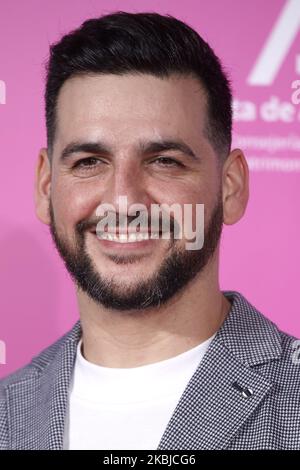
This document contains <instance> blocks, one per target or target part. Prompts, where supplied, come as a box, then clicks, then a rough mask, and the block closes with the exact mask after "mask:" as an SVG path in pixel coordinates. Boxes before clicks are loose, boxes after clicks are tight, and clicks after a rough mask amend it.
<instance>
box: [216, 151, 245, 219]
mask: <svg viewBox="0 0 300 470" xmlns="http://www.w3.org/2000/svg"><path fill="white" fill-rule="evenodd" d="M222 184H223V214H224V218H223V222H224V224H227V225H232V224H235V223H236V222H238V221H239V220H240V219H241V218H242V216H243V214H244V212H245V210H246V207H247V203H248V199H249V168H248V164H247V161H246V158H245V156H244V154H243V152H242V151H241V150H240V149H235V150H233V151H231V152H230V154H229V155H228V157H227V159H226V160H225V163H224V165H223V176H222Z"/></svg>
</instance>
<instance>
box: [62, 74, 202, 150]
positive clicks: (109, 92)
mask: <svg viewBox="0 0 300 470" xmlns="http://www.w3.org/2000/svg"><path fill="white" fill-rule="evenodd" d="M205 121H206V97H205V92H204V90H203V88H202V87H201V84H200V82H199V81H198V80H197V79H196V78H194V77H192V76H184V77H183V76H176V75H172V76H170V77H168V78H163V79H162V78H158V77H154V76H152V75H148V74H139V75H138V74H125V75H113V74H105V75H99V74H97V75H82V76H77V77H72V78H71V79H68V80H67V81H66V82H65V83H64V85H63V86H62V88H61V90H60V93H59V96H58V102H57V130H56V131H57V140H59V141H61V144H62V145H63V144H66V143H68V141H70V140H73V139H75V138H76V139H78V138H82V139H84V138H92V139H93V138H105V137H107V138H111V139H113V138H115V139H116V138H118V139H119V141H120V142H122V141H123V142H125V141H128V142H129V140H130V139H134V138H148V137H151V136H152V137H153V134H157V135H169V136H177V137H183V138H188V139H191V140H193V139H195V138H197V139H199V137H200V135H201V134H202V131H203V129H204V125H205Z"/></svg>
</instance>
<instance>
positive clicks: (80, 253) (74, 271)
mask: <svg viewBox="0 0 300 470" xmlns="http://www.w3.org/2000/svg"><path fill="white" fill-rule="evenodd" d="M49 212H50V218H51V223H50V231H51V235H52V238H53V241H54V243H55V245H56V248H57V250H58V252H59V254H60V256H61V258H62V259H63V261H64V263H65V266H66V268H67V270H68V271H69V273H70V275H71V276H72V278H73V280H74V282H75V283H76V285H77V287H78V288H79V289H81V290H82V291H84V292H85V293H86V294H87V295H88V296H89V297H90V298H92V299H93V300H94V301H95V302H97V303H99V304H101V305H103V306H104V307H106V308H108V309H114V310H119V311H122V310H123V311H124V310H144V309H147V308H151V307H159V306H160V305H162V304H165V303H166V302H167V301H168V300H170V299H171V298H172V297H173V296H174V295H175V294H177V293H179V292H180V291H181V290H182V289H183V288H184V287H185V286H186V285H187V284H188V283H189V282H190V281H191V280H192V279H194V278H195V276H196V275H197V274H199V273H201V271H203V269H204V267H205V266H206V265H207V263H208V261H209V260H210V258H211V257H212V255H213V254H214V252H215V250H216V248H217V246H218V242H219V239H220V237H221V233H222V225H223V205H222V198H221V196H219V198H218V202H217V204H216V206H215V208H214V210H213V212H212V214H211V218H210V221H209V224H208V226H207V228H206V230H205V234H204V235H205V236H204V245H203V247H202V249H201V250H185V249H181V250H179V249H178V247H177V246H176V240H174V238H173V239H171V240H170V243H171V246H170V250H169V251H168V255H167V257H166V258H165V260H164V261H163V262H162V264H161V266H160V268H159V270H158V272H157V273H156V274H155V276H153V277H152V278H151V279H149V280H147V281H140V282H139V283H138V284H135V286H134V287H128V288H127V289H126V291H125V292H124V291H123V292H120V289H119V287H118V285H117V284H116V283H115V282H114V281H113V280H110V281H107V280H105V279H103V278H102V277H101V274H99V273H98V272H97V270H96V268H95V266H94V263H93V260H92V259H91V258H90V256H89V254H88V253H87V252H86V247H85V233H86V230H87V227H88V223H85V222H84V221H83V222H79V223H78V224H77V225H76V227H75V238H76V246H75V249H70V247H69V246H68V244H67V243H66V242H65V241H64V240H63V239H62V238H61V237H59V235H58V233H57V230H56V225H55V220H54V212H53V207H52V202H50V206H49ZM110 259H111V260H113V261H114V262H115V263H119V264H121V263H128V269H130V263H133V262H136V260H137V259H138V258H137V257H134V256H131V257H130V256H128V257H126V258H124V257H123V258H121V257H117V256H110Z"/></svg>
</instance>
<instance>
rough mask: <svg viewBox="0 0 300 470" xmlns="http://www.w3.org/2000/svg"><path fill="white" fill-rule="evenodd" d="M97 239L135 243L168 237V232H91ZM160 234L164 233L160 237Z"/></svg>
mask: <svg viewBox="0 0 300 470" xmlns="http://www.w3.org/2000/svg"><path fill="white" fill-rule="evenodd" d="M92 233H93V234H94V235H96V237H97V238H98V239H99V240H106V241H110V242H115V243H137V242H143V241H147V240H159V239H160V238H164V239H167V238H170V234H169V233H168V232H154V233H151V232H131V233H130V232H129V233H128V232H127V233H114V232H108V231H104V232H96V231H93V232H92ZM162 235H164V236H163V237H162Z"/></svg>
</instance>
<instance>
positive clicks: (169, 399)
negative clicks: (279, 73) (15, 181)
mask: <svg viewBox="0 0 300 470" xmlns="http://www.w3.org/2000/svg"><path fill="white" fill-rule="evenodd" d="M45 99H46V122H47V140H48V142H47V144H48V145H47V148H43V149H41V151H40V154H39V159H38V165H37V172H36V208H37V215H38V217H39V219H40V220H41V221H42V222H44V223H46V224H48V225H49V226H50V230H51V234H52V237H53V240H54V242H55V244H56V247H57V249H58V251H59V253H60V255H61V257H62V259H63V260H64V263H65V265H66V267H67V269H68V271H69V272H70V274H71V276H72V278H73V279H74V282H75V284H76V287H77V296H78V305H79V312H80V321H79V322H78V323H77V324H76V325H75V326H74V328H73V329H72V330H71V331H70V332H69V333H67V334H66V335H65V336H64V337H63V338H61V339H60V340H59V341H58V342H57V343H55V344H53V345H52V346H50V347H49V348H47V349H46V350H45V351H43V352H42V353H41V354H40V355H39V356H37V357H35V358H34V359H33V360H32V362H31V363H30V364H29V365H28V366H27V367H25V368H23V369H21V370H20V371H17V372H16V373H15V374H13V375H12V376H10V377H8V378H6V379H5V380H3V381H2V382H1V385H0V448H1V449H261V448H263V449H300V425H299V423H300V421H299V418H300V407H299V378H300V374H299V366H298V365H297V361H295V360H293V345H294V340H293V338H291V337H289V336H288V335H286V334H284V333H282V332H280V331H279V330H278V329H277V327H276V326H275V325H274V324H273V323H272V322H270V321H269V320H267V319H266V318H265V317H264V316H263V315H262V314H261V313H259V312H258V311H257V310H256V309H255V308H254V307H253V306H252V305H251V304H250V303H249V302H248V301H247V300H246V299H245V298H244V297H243V296H242V295H241V294H240V293H238V292H235V291H226V292H222V291H221V290H220V288H219V281H218V267H219V248H220V236H221V231H222V225H223V223H225V224H228V225H230V224H234V223H236V222H237V221H238V220H239V219H240V218H241V217H242V216H243V214H244V211H245V209H246V205H247V200H248V168H247V163H246V160H245V157H244V155H243V152H242V151H241V150H239V149H234V150H231V127H232V111H231V99H232V96H231V90H230V85H229V81H228V79H227V77H226V75H225V74H224V71H223V70H222V67H221V64H220V62H219V59H218V58H217V57H216V56H215V54H214V52H213V51H212V49H211V48H210V47H209V46H208V44H207V43H205V42H204V41H203V39H202V38H201V37H200V36H199V35H198V34H197V33H196V32H195V31H194V30H192V29H191V28H190V27H188V26H187V25H186V24H184V23H182V22H180V21H179V20H177V19H175V18H172V17H170V16H161V15H158V14H154V13H149V14H148V13H143V14H141V13H139V14H129V13H124V12H118V13H115V14H111V15H107V16H104V17H101V18H99V19H92V20H89V21H86V22H85V23H84V24H83V25H82V26H81V27H80V28H79V29H78V30H76V31H73V32H71V33H70V34H68V35H66V36H65V37H63V38H62V39H61V41H60V42H58V43H57V44H56V45H54V46H52V47H51V55H50V60H49V64H48V69H47V85H46V94H45ZM124 198H125V199H124ZM124 200H126V203H127V204H128V207H129V208H128V209H127V207H125V206H124V204H123V205H120V201H123V202H124ZM174 204H175V205H176V207H177V208H178V207H179V208H180V209H185V207H187V206H189V208H192V210H191V211H190V212H188V211H187V210H186V211H185V210H183V211H182V214H183V219H180V217H179V215H178V214H179V212H180V211H179V212H176V211H175V212H176V213H175V212H174V211H172V210H171V211H169V216H170V226H169V229H165V228H163V227H165V226H163V224H162V223H161V221H162V217H163V216H162V214H163V213H166V212H167V209H166V208H172V206H173V205H174ZM136 205H138V206H136ZM153 205H158V206H159V207H162V208H163V210H162V212H161V213H160V214H159V217H158V218H159V220H156V221H155V220H152V219H155V217H156V216H154V215H153V214H152V212H151V210H150V209H151V208H152V206H153ZM199 205H202V207H204V227H202V229H203V235H204V243H202V244H201V243H200V245H199V246H198V247H197V249H194V248H192V249H188V247H189V246H190V245H188V243H187V241H188V237H187V235H186V232H184V233H183V232H182V233H181V235H182V236H179V237H176V236H175V231H176V230H175V229H176V227H177V228H178V227H179V228H180V227H181V229H182V227H183V224H184V223H185V222H187V223H190V224H191V225H192V226H193V227H195V225H196V229H197V230H198V231H199V232H201V224H199V223H198V222H199V220H198V218H197V214H198V212H197V210H198V209H197V208H198V207H199ZM133 206H134V207H140V208H141V210H140V211H132V208H133ZM101 208H102V209H101ZM105 208H106V209H105ZM130 208H131V209H130ZM104 209H105V210H104ZM143 211H144V212H145V211H146V212H147V219H146V225H145V224H140V226H139V229H136V230H134V229H133V228H134V227H135V226H134V224H132V222H134V219H135V218H134V212H135V215H137V213H139V215H141V213H142V212H143ZM150 212H151V216H150V215H149V214H150ZM199 213H200V212H199ZM109 214H110V215H112V214H114V216H115V219H114V222H112V220H113V219H110V220H111V222H110V223H107V224H106V226H104V225H102V226H100V228H99V225H98V223H99V221H103V220H104V217H108V216H109ZM156 219H157V217H156ZM197 220H198V222H197ZM121 221H122V223H121ZM124 221H125V222H126V223H127V225H126V224H125V223H124ZM153 221H154V222H159V224H160V223H161V224H160V225H156V230H155V231H154V232H153V230H152V227H153V226H155V224H153V225H152V222H153ZM124 227H125V229H124ZM145 227H146V229H145ZM150 227H151V230H150ZM157 227H158V228H157ZM197 230H196V231H195V232H193V233H194V234H197V233H198V232H197ZM179 232H180V231H179ZM168 235H169V236H168ZM202 245H203V246H202Z"/></svg>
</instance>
